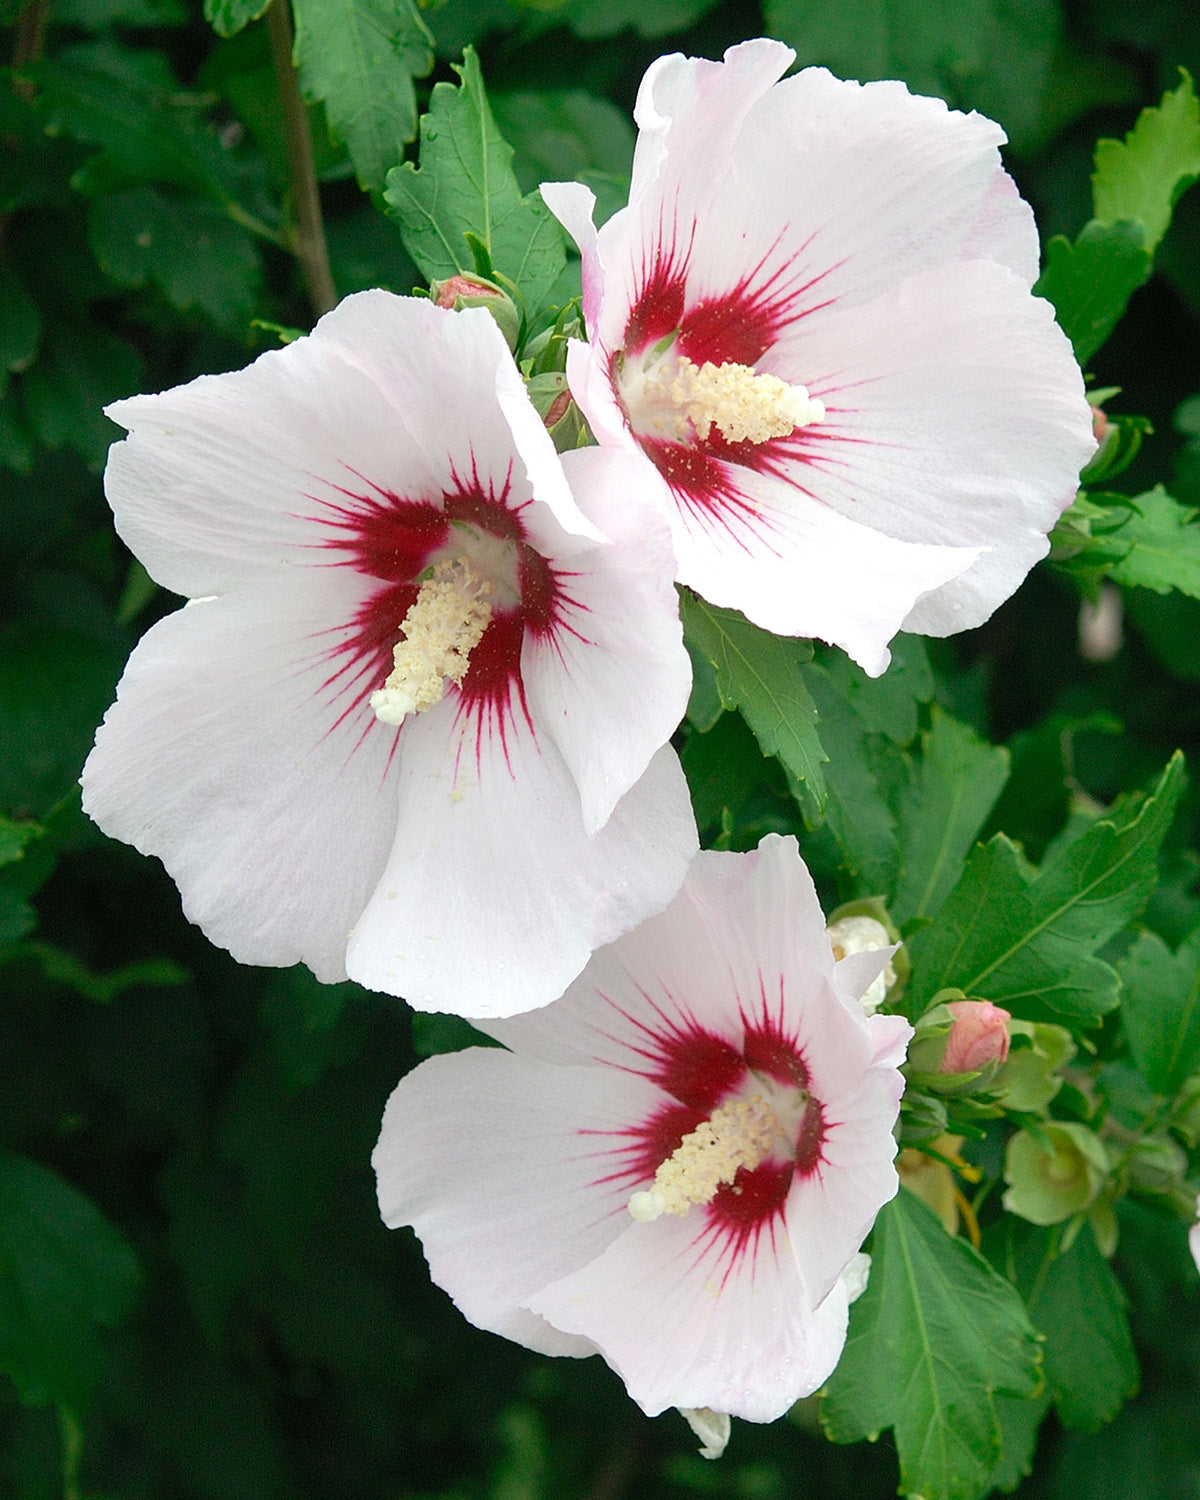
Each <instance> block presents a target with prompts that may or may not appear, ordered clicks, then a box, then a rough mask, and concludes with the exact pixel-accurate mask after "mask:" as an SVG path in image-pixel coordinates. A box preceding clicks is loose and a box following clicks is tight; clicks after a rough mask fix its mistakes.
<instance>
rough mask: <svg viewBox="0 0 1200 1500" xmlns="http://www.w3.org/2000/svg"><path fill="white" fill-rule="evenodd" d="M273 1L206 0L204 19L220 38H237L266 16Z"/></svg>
mask: <svg viewBox="0 0 1200 1500" xmlns="http://www.w3.org/2000/svg"><path fill="white" fill-rule="evenodd" d="M270 3H271V0H204V19H205V20H206V21H207V22H208V24H209V25H210V26H211V27H212V28H213V30H214V31H215V32H216V33H217V35H218V36H236V35H237V33H238V32H239V31H241V30H242V28H243V27H244V26H249V24H250V22H251V21H257V20H258V19H259V17H260V16H263V15H265V14H266V11H267V6H268V5H270Z"/></svg>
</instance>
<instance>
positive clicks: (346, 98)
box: [292, 0, 433, 193]
mask: <svg viewBox="0 0 1200 1500" xmlns="http://www.w3.org/2000/svg"><path fill="white" fill-rule="evenodd" d="M292 8H293V12H294V14H295V18H296V45H295V58H296V70H297V72H298V74H299V77H300V88H301V90H302V91H303V93H304V95H305V97H306V98H308V99H312V100H318V99H319V100H320V101H321V102H322V103H323V104H324V106H325V113H326V115H327V116H328V119H329V128H330V130H331V131H332V132H333V134H334V135H335V136H337V138H338V139H339V140H340V141H343V142H345V145H346V149H347V150H348V151H349V152H350V159H351V161H353V163H354V170H355V171H356V172H357V174H358V180H359V182H360V183H361V184H362V185H363V187H364V188H366V189H367V191H368V192H372V193H375V192H381V191H382V190H383V185H384V182H385V180H386V179H387V175H388V173H389V172H390V171H391V170H392V168H393V167H395V166H397V165H398V164H399V163H400V162H401V161H402V160H403V158H404V147H405V145H406V144H407V143H408V142H409V141H411V140H412V138H413V136H414V135H415V134H416V133H417V96H416V91H415V89H414V87H413V79H414V78H424V76H425V74H426V73H428V72H429V70H430V68H432V67H433V37H432V36H431V35H430V32H429V28H428V27H427V26H426V25H425V22H424V21H423V20H422V19H421V14H420V12H419V11H418V9H417V7H416V4H415V3H414V0H293V7H292Z"/></svg>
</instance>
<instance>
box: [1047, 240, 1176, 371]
mask: <svg viewBox="0 0 1200 1500" xmlns="http://www.w3.org/2000/svg"><path fill="white" fill-rule="evenodd" d="M1142 240H1143V235H1142V228H1141V226H1140V225H1139V224H1132V223H1128V222H1119V223H1115V224H1104V223H1101V222H1100V221H1098V220H1096V219H1093V220H1092V222H1091V223H1090V224H1086V225H1085V226H1084V228H1083V229H1082V230H1081V232H1080V234H1079V237H1078V238H1077V239H1076V241H1075V243H1074V244H1072V243H1071V241H1070V240H1068V239H1065V238H1064V237H1063V236H1062V235H1055V236H1054V238H1053V239H1052V240H1051V241H1050V242H1049V244H1048V245H1047V246H1046V265H1045V269H1044V270H1043V271H1042V274H1041V276H1040V277H1039V278H1038V281H1037V284H1036V285H1035V286H1034V291H1035V292H1036V293H1037V294H1038V296H1039V297H1045V298H1047V299H1048V300H1049V301H1050V302H1051V303H1053V305H1054V312H1055V316H1056V317H1057V318H1058V321H1059V325H1060V326H1061V328H1062V330H1063V332H1064V333H1065V334H1066V335H1067V337H1068V338H1069V339H1070V340H1071V345H1072V347H1073V348H1074V350H1075V358H1076V359H1077V360H1078V361H1079V362H1080V364H1082V365H1086V364H1087V362H1088V361H1089V360H1090V359H1091V358H1092V356H1093V355H1094V354H1095V353H1096V351H1097V350H1098V349H1099V348H1100V347H1101V345H1103V344H1104V343H1105V342H1107V340H1108V336H1109V334H1110V333H1112V331H1113V329H1114V328H1115V327H1116V326H1117V324H1118V323H1119V322H1120V320H1121V314H1122V313H1123V312H1124V311H1125V306H1126V304H1127V303H1128V301H1129V299H1130V297H1131V296H1132V295H1133V293H1134V292H1135V291H1137V289H1138V287H1139V286H1141V284H1142V282H1143V281H1145V280H1146V278H1147V276H1149V274H1150V266H1151V260H1150V253H1149V251H1148V250H1146V248H1145V246H1144V245H1143V243H1142Z"/></svg>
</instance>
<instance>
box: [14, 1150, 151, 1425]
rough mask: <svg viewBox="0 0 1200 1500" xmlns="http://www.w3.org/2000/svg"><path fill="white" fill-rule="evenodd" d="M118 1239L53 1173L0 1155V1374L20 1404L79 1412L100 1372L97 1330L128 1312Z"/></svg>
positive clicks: (128, 1271) (125, 1264) (122, 1245)
mask: <svg viewBox="0 0 1200 1500" xmlns="http://www.w3.org/2000/svg"><path fill="white" fill-rule="evenodd" d="M137 1283H138V1266H137V1261H136V1259H135V1257H134V1254H133V1250H132V1249H131V1248H130V1246H129V1244H128V1243H127V1241H126V1240H125V1237H124V1236H123V1235H122V1234H121V1233H120V1232H119V1231H118V1230H117V1229H116V1228H115V1226H114V1225H112V1224H111V1223H109V1221H108V1220H107V1219H106V1218H105V1217H104V1215H103V1214H102V1213H101V1212H100V1210H99V1209H98V1208H97V1207H96V1205H95V1204H94V1203H92V1201H91V1200H90V1199H89V1198H86V1197H84V1195H83V1194H82V1193H80V1192H79V1191H78V1190H77V1189H76V1188H74V1187H72V1186H71V1184H70V1183H69V1182H66V1181H64V1179H63V1178H61V1177H59V1176H58V1174H57V1173H55V1172H51V1171H49V1170H48V1169H47V1168H46V1167H43V1166H40V1165H39V1164H38V1163H37V1162H33V1161H29V1160H27V1159H26V1158H25V1157H21V1156H14V1155H12V1154H11V1153H9V1152H0V1370H3V1371H4V1372H5V1373H6V1374H8V1375H10V1376H11V1377H12V1379H13V1380H14V1381H15V1382H16V1385H17V1389H18V1390H19V1391H20V1393H21V1399H22V1400H24V1401H27V1402H30V1403H33V1404H41V1403H44V1402H47V1401H53V1402H58V1403H60V1404H62V1405H64V1406H67V1407H71V1408H75V1409H78V1408H80V1407H82V1406H84V1405H86V1403H87V1401H88V1399H89V1397H90V1396H91V1393H92V1389H93V1387H94V1386H95V1384H96V1381H97V1380H98V1379H99V1377H100V1374H101V1371H102V1369H103V1364H104V1345H103V1342H102V1340H101V1336H100V1330H101V1329H103V1328H111V1327H113V1325H114V1324H116V1323H117V1322H118V1321H119V1320H120V1319H121V1318H122V1317H123V1316H124V1315H125V1313H126V1312H127V1311H128V1309H129V1305H130V1303H131V1301H132V1299H133V1295H134V1292H135V1290H136V1288H137Z"/></svg>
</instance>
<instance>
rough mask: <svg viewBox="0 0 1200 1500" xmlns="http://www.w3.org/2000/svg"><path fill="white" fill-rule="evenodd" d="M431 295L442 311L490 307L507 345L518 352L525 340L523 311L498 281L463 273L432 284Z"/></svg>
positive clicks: (488, 308)
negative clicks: (522, 329)
mask: <svg viewBox="0 0 1200 1500" xmlns="http://www.w3.org/2000/svg"><path fill="white" fill-rule="evenodd" d="M429 295H430V296H431V297H432V298H433V300H434V301H435V302H436V303H437V305H438V306H439V307H449V308H452V309H453V310H454V311H455V312H461V311H462V309H463V308H464V307H486V308H487V310H488V312H490V313H491V315H492V317H493V318H495V320H496V325H497V327H498V328H499V329H500V332H501V333H502V334H503V335H504V342H505V343H506V344H507V345H508V347H509V348H510V349H512V350H513V351H514V352H515V350H516V347H517V340H518V339H519V338H520V336H521V310H520V308H519V307H518V306H517V304H516V303H515V302H514V301H513V299H512V298H511V297H510V296H509V295H508V293H507V292H506V291H505V290H504V288H503V287H499V286H497V285H496V283H495V282H494V281H488V279H487V278H486V277H485V276H472V275H469V274H468V273H466V272H460V273H459V274H458V275H457V276H448V277H447V278H446V280H445V281H431V282H430V283H429Z"/></svg>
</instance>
